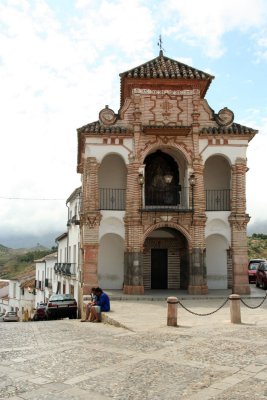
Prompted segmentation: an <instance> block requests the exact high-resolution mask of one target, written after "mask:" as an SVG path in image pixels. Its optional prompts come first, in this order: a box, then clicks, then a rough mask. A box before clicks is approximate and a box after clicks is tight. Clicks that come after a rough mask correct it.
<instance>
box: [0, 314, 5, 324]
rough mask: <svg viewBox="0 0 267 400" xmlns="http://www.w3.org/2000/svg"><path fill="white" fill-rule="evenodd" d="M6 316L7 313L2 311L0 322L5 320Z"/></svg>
mask: <svg viewBox="0 0 267 400" xmlns="http://www.w3.org/2000/svg"><path fill="white" fill-rule="evenodd" d="M4 316H5V313H3V312H1V313H0V322H3V321H4Z"/></svg>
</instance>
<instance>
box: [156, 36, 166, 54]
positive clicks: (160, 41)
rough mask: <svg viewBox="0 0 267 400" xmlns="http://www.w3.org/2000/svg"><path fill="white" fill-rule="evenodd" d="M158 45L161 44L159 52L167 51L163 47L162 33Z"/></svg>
mask: <svg viewBox="0 0 267 400" xmlns="http://www.w3.org/2000/svg"><path fill="white" fill-rule="evenodd" d="M158 46H159V52H160V53H163V51H165V50H164V49H163V47H162V39H161V35H159V41H158Z"/></svg>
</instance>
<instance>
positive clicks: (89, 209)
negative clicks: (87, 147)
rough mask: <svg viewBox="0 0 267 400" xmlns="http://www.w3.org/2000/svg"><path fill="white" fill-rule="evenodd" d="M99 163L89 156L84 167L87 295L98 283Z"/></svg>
mask: <svg viewBox="0 0 267 400" xmlns="http://www.w3.org/2000/svg"><path fill="white" fill-rule="evenodd" d="M98 167H99V165H98V163H97V161H96V159H95V158H94V157H89V158H87V160H86V161H85V163H84V169H83V198H82V208H81V222H80V223H81V248H82V253H83V259H82V282H83V286H82V293H83V295H86V294H88V293H89V292H90V289H91V287H94V286H97V285H98V277H97V264H98V249H99V224H100V219H101V215H100V212H99V195H98Z"/></svg>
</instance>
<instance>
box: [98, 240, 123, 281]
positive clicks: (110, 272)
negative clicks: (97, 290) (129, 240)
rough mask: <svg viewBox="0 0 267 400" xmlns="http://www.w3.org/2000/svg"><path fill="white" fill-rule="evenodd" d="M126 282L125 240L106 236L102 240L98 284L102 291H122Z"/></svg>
mask: <svg viewBox="0 0 267 400" xmlns="http://www.w3.org/2000/svg"><path fill="white" fill-rule="evenodd" d="M123 280H124V240H123V239H122V238H121V237H120V236H118V235H115V234H110V233H109V234H106V235H104V236H103V237H102V239H101V240H100V246H99V259H98V283H99V286H100V287H101V288H102V289H122V286H123Z"/></svg>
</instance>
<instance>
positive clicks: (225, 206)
mask: <svg viewBox="0 0 267 400" xmlns="http://www.w3.org/2000/svg"><path fill="white" fill-rule="evenodd" d="M230 194H231V192H230V189H213V190H206V211H230V209H231V208H230V207H231V199H230Z"/></svg>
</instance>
